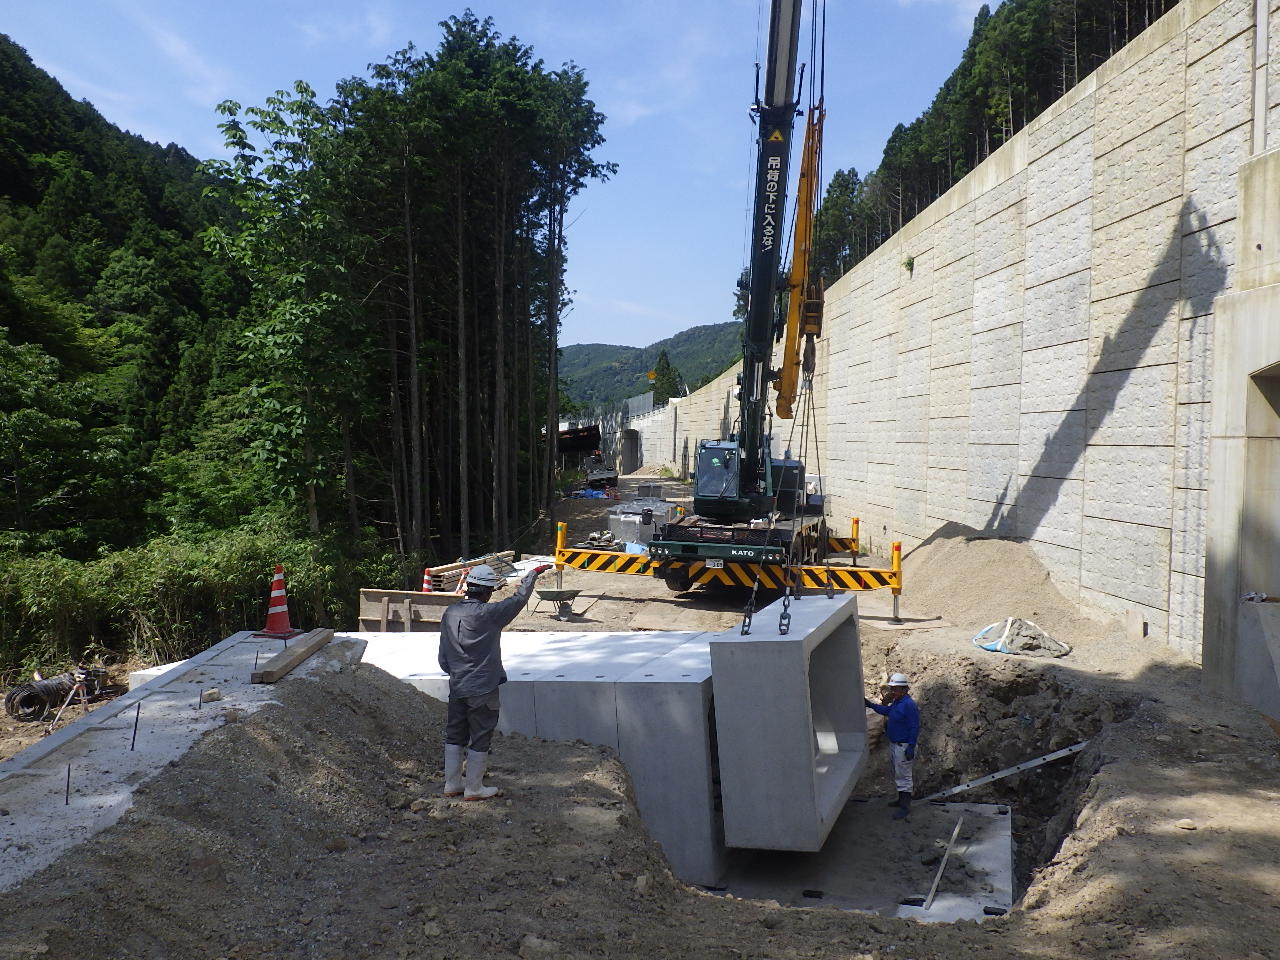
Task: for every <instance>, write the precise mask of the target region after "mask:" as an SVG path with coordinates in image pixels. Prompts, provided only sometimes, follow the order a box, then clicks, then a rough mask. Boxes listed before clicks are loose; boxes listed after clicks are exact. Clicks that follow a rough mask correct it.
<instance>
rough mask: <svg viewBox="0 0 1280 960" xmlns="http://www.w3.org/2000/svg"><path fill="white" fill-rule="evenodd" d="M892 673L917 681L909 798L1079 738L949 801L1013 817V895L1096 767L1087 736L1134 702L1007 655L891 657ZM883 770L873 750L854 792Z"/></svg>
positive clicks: (882, 780) (1069, 817)
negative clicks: (916, 748) (918, 722)
mask: <svg viewBox="0 0 1280 960" xmlns="http://www.w3.org/2000/svg"><path fill="white" fill-rule="evenodd" d="M894 663H895V664H897V666H895V669H906V670H907V671H909V672H913V673H914V674H915V675H917V676H919V677H920V680H919V681H917V684H916V686H915V689H914V690H913V695H914V696H915V699H916V701H917V702H918V703H919V705H920V710H921V715H922V726H921V736H920V753H919V760H918V761H917V763H916V765H915V775H916V793H917V796H920V797H926V796H929V795H930V794H933V793H936V792H938V791H941V790H945V789H947V788H949V787H954V786H958V785H960V784H963V783H967V782H969V781H971V780H977V779H979V778H980V777H984V776H987V775H989V774H992V773H995V772H997V771H1000V770H1004V769H1007V768H1010V767H1013V766H1015V765H1017V764H1020V763H1024V762H1026V761H1028V760H1034V759H1036V758H1038V757H1041V756H1044V755H1046V754H1049V753H1052V752H1054V751H1057V750H1061V749H1063V748H1064V747H1070V746H1072V745H1073V744H1077V743H1080V742H1083V741H1088V742H1089V744H1090V745H1089V746H1087V747H1085V749H1083V750H1082V751H1081V752H1080V753H1077V754H1074V755H1071V756H1067V757H1064V758H1062V759H1059V760H1055V761H1051V762H1049V763H1047V764H1044V765H1043V766H1040V767H1036V768H1034V769H1031V770H1027V771H1025V772H1022V773H1017V774H1013V775H1012V776H1008V777H1005V778H1003V779H1001V780H997V781H995V782H993V783H989V784H985V785H983V786H981V787H975V788H974V789H972V790H968V791H965V792H964V793H961V794H958V795H956V796H954V797H950V798H948V800H949V801H965V802H970V803H992V804H1003V805H1007V806H1008V807H1009V808H1010V809H1011V811H1012V815H1013V839H1014V877H1015V897H1016V898H1018V899H1020V898H1021V897H1022V895H1023V894H1024V893H1025V891H1026V889H1027V886H1028V885H1029V884H1030V882H1031V879H1032V877H1033V875H1034V873H1035V871H1036V870H1037V869H1038V868H1040V867H1041V866H1043V865H1044V864H1046V863H1048V862H1049V861H1050V860H1052V859H1053V857H1054V856H1055V854H1056V853H1057V852H1058V849H1059V848H1060V846H1061V845H1062V841H1063V839H1064V838H1065V837H1066V836H1067V834H1068V833H1069V832H1070V831H1071V829H1072V827H1073V825H1074V823H1075V819H1076V815H1077V813H1078V812H1079V808H1080V806H1081V804H1082V798H1083V796H1084V795H1085V793H1086V791H1087V789H1088V786H1089V782H1090V780H1091V779H1092V778H1093V776H1094V774H1095V773H1096V772H1097V770H1098V769H1099V767H1100V765H1101V762H1102V760H1101V753H1100V752H1099V750H1098V749H1097V746H1096V741H1097V740H1098V738H1099V735H1100V734H1104V732H1105V731H1106V730H1107V729H1108V727H1110V726H1112V725H1114V724H1117V723H1122V722H1123V721H1125V720H1126V719H1127V718H1128V717H1129V716H1131V715H1132V713H1133V711H1134V709H1135V708H1136V705H1137V701H1136V699H1135V698H1126V697H1119V696H1109V695H1107V694H1105V693H1103V692H1099V691H1098V690H1085V689H1081V688H1078V687H1076V686H1074V685H1072V684H1071V683H1069V682H1067V681H1066V680H1064V679H1062V678H1060V677H1056V676H1052V675H1049V674H1047V673H1044V672H1040V671H1038V670H1036V669H1035V668H1034V667H1032V666H1026V665H1023V664H1021V663H1019V662H1017V661H1015V660H1013V659H1012V658H1008V659H1004V660H999V661H995V662H994V664H992V665H987V664H985V663H984V664H982V665H981V666H980V665H979V664H977V663H974V662H972V661H969V660H966V659H964V658H959V657H957V658H955V659H954V660H953V661H951V662H948V663H946V664H945V665H944V664H942V663H940V662H938V661H937V660H936V659H934V658H929V659H927V660H919V661H914V662H913V661H912V660H911V659H910V658H909V657H908V658H906V659H903V658H898V659H895V661H894ZM888 778H889V773H888V769H887V762H886V757H885V752H884V750H883V749H880V750H877V751H875V752H874V754H873V759H872V762H871V763H870V764H869V765H868V769H867V771H866V773H865V774H864V775H863V777H862V779H861V780H860V781H859V784H858V789H859V791H862V792H864V793H867V794H874V793H876V792H877V791H882V790H883V789H884V786H883V785H884V784H887V783H888Z"/></svg>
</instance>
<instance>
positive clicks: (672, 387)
mask: <svg viewBox="0 0 1280 960" xmlns="http://www.w3.org/2000/svg"><path fill="white" fill-rule="evenodd" d="M653 372H654V374H655V376H654V378H653V402H654V404H655V405H658V404H663V403H666V402H667V401H668V400H670V399H671V398H672V397H679V396H683V395H684V381H683V380H681V379H680V371H679V370H677V369H676V368H675V367H673V366H672V365H671V360H670V358H669V357H668V356H667V351H665V350H663V351H662V352H661V353H660V354H658V362H657V363H656V364H654V367H653Z"/></svg>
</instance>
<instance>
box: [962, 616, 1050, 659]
mask: <svg viewBox="0 0 1280 960" xmlns="http://www.w3.org/2000/svg"><path fill="white" fill-rule="evenodd" d="M1001 626H1003V629H1002V630H1000V633H999V635H998V636H997V635H996V633H995V631H996V630H998V629H999V628H1000V627H1001ZM973 645H974V646H975V647H978V648H979V649H982V650H989V651H991V652H992V653H1012V654H1021V655H1023V656H1028V657H1065V656H1066V655H1067V654H1069V653H1070V652H1071V647H1070V645H1069V644H1065V643H1063V642H1062V641H1061V640H1055V639H1053V637H1051V636H1049V634H1047V633H1045V631H1044V630H1042V629H1040V627H1038V626H1037V625H1036V624H1034V623H1032V622H1031V621H1030V620H1023V619H1022V618H1021V617H1008V618H1006V619H1005V620H1004V622H1003V624H1001V623H1000V622H999V621H997V622H996V623H992V624H988V625H987V626H985V627H983V628H982V629H981V630H980V631H978V635H977V636H975V637H974V638H973Z"/></svg>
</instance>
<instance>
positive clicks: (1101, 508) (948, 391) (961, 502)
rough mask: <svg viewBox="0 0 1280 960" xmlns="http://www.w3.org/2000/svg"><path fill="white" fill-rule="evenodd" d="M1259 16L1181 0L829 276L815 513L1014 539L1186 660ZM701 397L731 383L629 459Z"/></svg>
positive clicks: (1277, 126)
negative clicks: (880, 242)
mask: <svg viewBox="0 0 1280 960" xmlns="http://www.w3.org/2000/svg"><path fill="white" fill-rule="evenodd" d="M1269 3H1270V0H1263V2H1262V3H1260V4H1258V6H1259V7H1260V8H1261V12H1260V13H1259V14H1257V15H1255V4H1254V3H1253V2H1252V0H1184V2H1183V3H1181V4H1179V6H1178V7H1176V8H1175V9H1174V10H1173V11H1171V12H1170V13H1169V14H1168V15H1167V16H1165V17H1164V18H1162V19H1161V20H1160V21H1158V22H1157V23H1156V24H1154V25H1153V26H1152V27H1151V28H1150V29H1149V30H1147V31H1146V32H1145V33H1143V34H1142V35H1141V36H1139V37H1138V38H1137V39H1136V40H1134V42H1133V43H1131V44H1130V45H1129V46H1128V47H1126V48H1125V49H1124V50H1122V51H1120V52H1119V53H1118V54H1117V55H1116V56H1114V57H1113V58H1112V59H1111V60H1110V61H1109V62H1108V63H1107V64H1105V65H1104V66H1103V67H1102V68H1101V69H1099V70H1098V71H1097V72H1096V73H1095V74H1093V75H1092V76H1090V77H1088V78H1087V79H1086V80H1085V81H1083V82H1082V83H1081V84H1080V85H1079V86H1077V87H1076V88H1075V89H1074V90H1072V91H1071V92H1070V93H1069V94H1068V95H1067V96H1065V97H1064V98H1063V99H1062V100H1060V101H1059V102H1058V103H1057V104H1055V105H1054V106H1053V107H1052V108H1051V109H1050V110H1048V111H1047V112H1046V113H1045V114H1044V115H1042V116H1041V117H1039V118H1038V119H1036V120H1035V121H1034V122H1033V123H1031V124H1030V125H1029V126H1028V127H1027V128H1026V129H1024V130H1023V131H1021V132H1020V133H1019V134H1018V135H1017V136H1016V137H1014V138H1013V139H1012V140H1011V141H1009V142H1008V143H1007V144H1005V145H1004V146H1003V147H1001V148H1000V150H999V151H997V152H996V153H995V154H993V155H992V156H991V157H990V158H989V159H988V160H987V161H986V162H985V163H983V164H982V165H981V166H980V167H979V168H978V169H977V170H975V171H974V172H973V173H972V174H970V176H968V177H967V178H966V179H965V180H963V181H962V182H961V183H959V184H957V185H956V186H955V187H954V188H953V189H952V190H951V191H949V192H948V193H947V194H946V195H945V196H943V197H942V198H941V199H939V200H938V201H937V202H936V203H934V204H933V205H932V206H931V207H929V208H928V209H927V210H925V211H924V212H923V213H922V214H920V215H919V216H918V217H916V218H915V219H914V220H913V221H911V222H910V223H909V224H908V225H907V226H906V227H905V228H904V229H903V230H902V231H900V232H899V234H897V235H896V236H895V237H894V238H892V239H891V240H890V241H889V242H888V243H886V244H885V245H884V246H883V247H881V248H880V249H879V250H877V251H876V252H875V253H874V254H872V255H871V256H870V257H869V258H867V259H866V260H865V261H863V262H862V263H860V264H859V265H858V266H857V267H856V268H855V269H854V270H853V271H852V272H850V273H849V274H847V275H846V276H845V277H843V278H841V279H840V280H839V281H837V282H836V283H835V284H834V285H833V286H832V287H831V289H830V290H829V292H828V294H827V318H826V328H825V337H824V339H823V341H822V343H821V346H820V353H819V374H818V380H817V388H816V390H815V401H816V405H817V408H818V411H819V419H818V422H819V426H820V430H821V435H822V438H823V446H822V448H821V453H822V472H823V473H824V475H825V476H826V492H827V494H828V497H829V499H830V502H831V514H832V516H833V517H835V518H837V519H838V520H839V519H843V518H845V517H847V516H850V515H856V516H859V517H861V518H862V531H863V537H864V541H869V542H870V543H871V544H872V546H876V547H881V546H884V545H886V544H887V543H888V542H889V541H891V540H894V539H901V540H902V541H904V543H905V544H906V545H907V546H908V548H910V547H911V546H913V545H915V544H918V543H919V542H920V541H921V540H923V539H924V538H926V537H928V536H929V535H930V534H931V533H932V532H933V531H934V530H936V529H937V528H938V527H940V526H941V525H942V524H944V523H946V522H949V521H960V522H963V523H965V524H968V525H971V526H973V527H976V528H978V529H980V530H984V531H987V532H989V533H992V534H997V535H1004V536H1018V537H1023V538H1026V539H1027V540H1028V541H1029V542H1030V543H1031V544H1032V546H1033V547H1034V549H1035V550H1036V552H1037V554H1038V555H1039V556H1040V557H1041V558H1042V559H1043V560H1044V562H1045V563H1046V565H1047V566H1048V567H1049V569H1050V570H1051V572H1052V574H1053V576H1054V578H1055V580H1056V581H1057V582H1058V583H1059V584H1060V585H1061V586H1062V587H1063V588H1064V590H1066V592H1068V593H1069V594H1072V595H1077V596H1079V597H1080V598H1081V599H1083V600H1085V601H1088V602H1091V603H1093V604H1094V605H1096V606H1100V607H1102V608H1104V609H1108V610H1111V611H1114V612H1116V613H1119V614H1123V615H1127V616H1129V617H1130V618H1136V619H1139V620H1141V621H1144V622H1146V623H1147V624H1148V628H1149V630H1150V632H1151V633H1152V634H1153V635H1157V636H1160V637H1163V638H1166V639H1167V641H1168V642H1169V643H1170V644H1172V645H1173V646H1174V647H1176V648H1178V649H1179V650H1181V651H1183V652H1185V653H1186V654H1188V655H1190V656H1192V657H1194V658H1196V659H1197V660H1198V659H1199V658H1200V656H1201V630H1202V626H1201V625H1202V618H1203V612H1202V611H1203V597H1204V571H1205V567H1204V563H1205V513H1206V506H1207V494H1206V490H1207V477H1206V474H1207V449H1208V443H1207V430H1208V409H1209V403H1210V400H1211V376H1210V374H1211V370H1212V356H1211V351H1212V339H1213V326H1214V311H1215V304H1216V303H1217V302H1218V300H1219V298H1220V297H1221V296H1222V295H1223V294H1224V293H1226V292H1229V291H1230V290H1231V289H1232V283H1233V268H1234V264H1235V263H1236V258H1237V242H1236V235H1237V228H1236V223H1237V173H1238V170H1239V168H1240V166H1241V164H1242V163H1244V162H1245V161H1246V160H1247V159H1248V158H1249V157H1250V156H1253V155H1256V154H1257V153H1259V152H1261V151H1262V150H1264V149H1265V148H1266V145H1267V138H1268V135H1270V136H1271V138H1272V141H1273V142H1280V141H1277V140H1276V133H1277V131H1278V130H1280V15H1273V14H1271V13H1270V11H1269V10H1268V6H1269ZM1278 9H1280V7H1278ZM1269 20H1275V21H1276V23H1277V28H1275V29H1271V30H1270V31H1269V30H1268V21H1269ZM1255 21H1258V22H1255ZM828 163H830V164H838V163H839V158H837V157H828ZM726 406H727V409H728V410H733V409H734V408H735V404H734V403H733V401H732V378H731V377H728V378H727V379H726V378H721V380H719V381H717V382H716V383H715V384H712V385H711V386H709V387H708V388H705V389H704V390H702V391H699V392H698V393H697V394H694V395H693V396H690V397H688V398H685V399H684V400H683V401H680V404H679V406H678V407H677V408H676V410H677V411H679V416H680V422H679V423H664V424H663V429H664V430H667V431H670V432H671V433H670V439H664V441H663V442H662V443H660V444H657V445H655V447H654V448H653V450H652V453H650V452H649V445H648V440H647V439H646V442H645V449H646V457H650V456H652V457H654V458H662V457H666V456H668V455H667V453H666V451H667V450H668V449H670V448H671V447H672V445H673V443H674V446H675V447H676V448H677V449H679V448H680V447H681V445H682V444H683V442H684V441H685V439H689V442H690V444H691V449H692V443H693V438H696V437H699V436H704V437H705V436H715V435H717V432H718V431H717V426H718V424H719V422H720V421H721V420H723V419H724V412H723V411H724V410H725V409H726ZM785 426H786V425H785V424H784V427H785ZM641 429H642V432H644V431H643V428H641ZM777 433H778V431H777V430H775V435H776V434H777ZM647 462H649V463H654V462H659V461H658V460H657V459H650V460H647ZM668 462H670V461H668ZM810 470H811V471H813V470H814V466H813V463H812V460H811V463H810Z"/></svg>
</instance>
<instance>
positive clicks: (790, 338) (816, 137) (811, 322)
mask: <svg viewBox="0 0 1280 960" xmlns="http://www.w3.org/2000/svg"><path fill="white" fill-rule="evenodd" d="M825 116H826V111H825V110H824V109H823V107H822V101H818V103H817V105H816V106H813V107H810V108H809V115H808V118H807V119H806V121H805V129H804V149H803V150H802V151H801V159H800V176H799V178H798V182H797V184H796V230H795V241H794V243H793V245H792V250H791V274H790V277H789V278H788V281H787V287H788V289H789V290H790V292H791V296H790V299H789V300H788V303H787V328H786V339H785V342H784V344H783V349H782V365H781V367H780V368H779V370H778V378H777V380H775V381H774V387H775V388H776V389H777V391H778V399H777V403H776V405H775V406H776V407H777V411H778V416H779V417H781V418H782V419H783V420H790V419H792V418H793V417H794V415H795V413H794V406H795V402H796V393H797V391H798V389H799V386H800V376H801V373H804V372H807V373H812V372H813V356H814V349H815V348H814V338H816V337H818V336H821V334H822V284H821V283H819V282H815V281H814V280H813V279H812V278H811V277H810V276H809V272H810V270H809V264H810V259H811V257H812V255H813V219H814V214H815V213H816V212H817V207H818V174H819V166H820V164H819V162H818V161H819V158H820V157H821V155H822V120H823V118H824V117H825ZM801 337H804V344H803V347H802V346H801V343H800V338H801Z"/></svg>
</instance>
